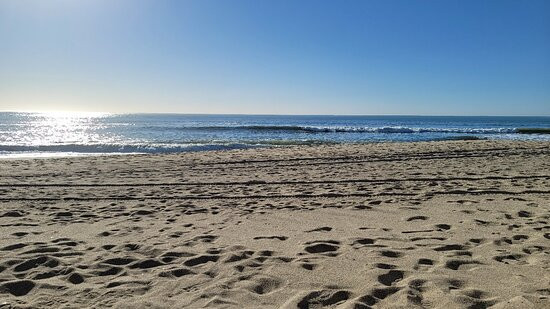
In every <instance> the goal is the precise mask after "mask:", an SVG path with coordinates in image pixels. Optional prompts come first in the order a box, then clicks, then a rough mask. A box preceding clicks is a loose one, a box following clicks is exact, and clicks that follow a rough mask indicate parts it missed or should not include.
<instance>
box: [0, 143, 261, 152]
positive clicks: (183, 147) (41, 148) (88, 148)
mask: <svg viewBox="0 0 550 309" xmlns="http://www.w3.org/2000/svg"><path fill="white" fill-rule="evenodd" d="M253 147H255V146H254V145H247V144H240V143H233V144H139V145H135V144H134V145H132V144H63V145H0V153H13V152H67V153H68V152H78V153H175V152H185V151H204V150H230V149H246V148H253Z"/></svg>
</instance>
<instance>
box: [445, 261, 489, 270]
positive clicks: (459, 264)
mask: <svg viewBox="0 0 550 309" xmlns="http://www.w3.org/2000/svg"><path fill="white" fill-rule="evenodd" d="M472 264H473V265H476V264H481V262H478V261H475V260H449V261H447V262H446V263H445V267H446V268H449V269H452V270H459V269H460V268H461V267H462V266H464V265H472Z"/></svg>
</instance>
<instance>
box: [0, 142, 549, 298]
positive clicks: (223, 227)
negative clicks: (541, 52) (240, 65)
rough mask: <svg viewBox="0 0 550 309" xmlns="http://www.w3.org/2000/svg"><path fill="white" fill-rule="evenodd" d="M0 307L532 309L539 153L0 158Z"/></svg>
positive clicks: (383, 146)
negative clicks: (487, 308)
mask: <svg viewBox="0 0 550 309" xmlns="http://www.w3.org/2000/svg"><path fill="white" fill-rule="evenodd" d="M0 235H2V237H1V238H0V308H2V309H3V308H12V307H13V308H18V307H32V308H35V307H38V308H82V307H97V308H103V307H117V308H203V307H208V308H210V307H213V308H486V307H490V306H494V307H493V308H549V307H550V144H549V143H542V142H514V141H510V142H506V141H456V142H425V143H380V144H369V145H333V146H328V145H327V146H304V147H289V148H277V149H255V150H236V151H220V152H200V153H185V154H177V155H132V156H101V157H73V158H51V159H21V160H13V159H10V160H0Z"/></svg>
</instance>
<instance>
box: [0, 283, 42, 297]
mask: <svg viewBox="0 0 550 309" xmlns="http://www.w3.org/2000/svg"><path fill="white" fill-rule="evenodd" d="M35 286H36V283H34V281H31V280H20V281H9V282H5V283H2V285H0V292H4V291H5V292H8V293H10V294H11V295H14V296H24V295H27V294H28V293H29V292H30V291H31V290H32V289H33V288H34V287H35Z"/></svg>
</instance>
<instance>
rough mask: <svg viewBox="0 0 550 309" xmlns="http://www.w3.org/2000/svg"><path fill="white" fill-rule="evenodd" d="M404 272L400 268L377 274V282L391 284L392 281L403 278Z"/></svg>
mask: <svg viewBox="0 0 550 309" xmlns="http://www.w3.org/2000/svg"><path fill="white" fill-rule="evenodd" d="M404 274H405V273H404V272H403V271H401V270H390V271H389V272H387V273H385V274H382V275H380V276H378V282H380V283H382V284H383V285H386V286H391V285H392V284H393V283H394V282H396V281H400V280H402V279H403V276H404Z"/></svg>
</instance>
